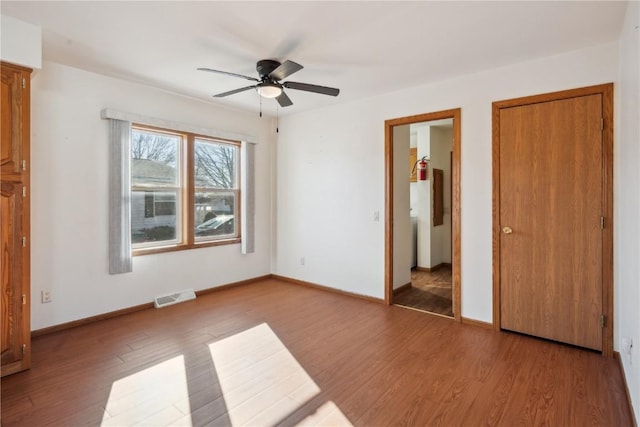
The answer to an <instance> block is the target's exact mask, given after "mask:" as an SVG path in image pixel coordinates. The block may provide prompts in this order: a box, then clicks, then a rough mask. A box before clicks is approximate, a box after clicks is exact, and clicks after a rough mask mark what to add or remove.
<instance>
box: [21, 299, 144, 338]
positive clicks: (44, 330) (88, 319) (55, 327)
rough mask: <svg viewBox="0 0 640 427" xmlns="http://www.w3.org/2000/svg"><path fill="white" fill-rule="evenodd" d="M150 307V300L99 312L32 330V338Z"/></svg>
mask: <svg viewBox="0 0 640 427" xmlns="http://www.w3.org/2000/svg"><path fill="white" fill-rule="evenodd" d="M149 308H153V303H152V302H148V303H146V304H140V305H134V306H133V307H127V308H123V309H121V310H116V311H110V312H108V313H102V314H98V315H97V316H91V317H85V318H84V319H78V320H74V321H71V322H67V323H60V324H59V325H53V326H49V327H47V328H42V329H36V330H35V331H31V338H37V337H41V336H43V335H49V334H53V333H55V332H60V331H64V330H67V329H72V328H77V327H78V326H84V325H88V324H89V323H94V322H99V321H101V320H107V319H112V318H114V317H120V316H124V315H125V314H131V313H135V312H136V311H142V310H147V309H149Z"/></svg>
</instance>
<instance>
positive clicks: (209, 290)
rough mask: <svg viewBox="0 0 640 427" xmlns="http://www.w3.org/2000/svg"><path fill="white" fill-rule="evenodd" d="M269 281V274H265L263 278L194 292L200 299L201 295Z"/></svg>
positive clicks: (254, 278)
mask: <svg viewBox="0 0 640 427" xmlns="http://www.w3.org/2000/svg"><path fill="white" fill-rule="evenodd" d="M269 279H271V274H265V275H264V276H258V277H253V278H251V279H246V280H240V281H238V282H233V283H227V284H226V285H220V286H216V287H214V288H207V289H202V290H200V291H196V296H199V297H201V296H203V295H207V294H211V293H213V292H218V291H222V290H225V289H230V288H237V287H238V286H246V285H250V284H252V283H256V282H261V281H263V280H269Z"/></svg>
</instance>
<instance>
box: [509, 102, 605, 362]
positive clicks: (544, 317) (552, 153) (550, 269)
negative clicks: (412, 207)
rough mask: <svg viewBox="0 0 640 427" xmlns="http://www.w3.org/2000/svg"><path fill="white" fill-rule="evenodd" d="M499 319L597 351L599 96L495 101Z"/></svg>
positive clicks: (600, 248) (600, 261)
mask: <svg viewBox="0 0 640 427" xmlns="http://www.w3.org/2000/svg"><path fill="white" fill-rule="evenodd" d="M499 141H500V144H499V153H498V155H499V194H498V197H499V212H498V218H499V219H498V220H499V231H498V233H499V277H500V284H499V285H500V286H499V287H500V319H501V321H500V326H501V328H502V329H507V330H511V331H517V332H521V333H525V334H530V335H535V336H538V337H543V338H548V339H552V340H556V341H561V342H565V343H570V344H574V345H577V346H581V347H586V348H590V349H595V350H602V349H603V346H602V343H603V330H602V325H601V316H602V315H603V277H602V274H603V225H604V223H603V215H604V203H605V200H604V187H603V180H604V175H603V164H604V162H603V99H602V94H591V95H585V96H577V97H572V98H566V99H559V100H550V101H545V102H534V103H530V104H526V105H519V106H513V107H509V108H500V109H499Z"/></svg>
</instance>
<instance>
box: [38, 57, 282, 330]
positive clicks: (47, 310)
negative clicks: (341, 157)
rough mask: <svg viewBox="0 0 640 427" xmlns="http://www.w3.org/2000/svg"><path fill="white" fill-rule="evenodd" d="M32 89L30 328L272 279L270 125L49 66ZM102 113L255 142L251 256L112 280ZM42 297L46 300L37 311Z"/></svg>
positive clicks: (176, 256)
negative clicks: (167, 296) (171, 295)
mask: <svg viewBox="0 0 640 427" xmlns="http://www.w3.org/2000/svg"><path fill="white" fill-rule="evenodd" d="M32 85H33V86H32V116H31V117H32V119H31V126H32V127H31V134H32V139H31V144H32V145H31V146H32V149H31V152H32V158H31V164H32V168H31V182H32V188H33V190H32V193H31V203H32V210H31V221H32V222H31V224H32V230H31V235H32V236H33V239H32V240H33V241H32V248H31V257H32V266H33V268H32V274H31V288H32V293H33V298H32V307H31V308H32V329H34V330H35V329H40V328H44V327H47V326H51V325H56V324H59V323H64V322H69V321H72V320H76V319H81V318H86V317H90V316H94V315H97V314H100V313H105V312H110V311H114V310H118V309H122V308H125V307H130V306H134V305H137V304H143V303H148V302H150V301H152V300H153V297H154V296H156V295H159V294H163V293H166V292H169V291H175V290H181V289H185V288H194V289H196V290H199V289H205V288H211V287H214V286H217V285H221V284H226V283H231V282H236V281H240V280H244V279H248V278H252V277H257V276H261V275H265V274H269V273H270V272H271V266H270V260H271V234H270V233H271V185H270V181H271V172H270V170H271V169H270V164H271V152H272V150H271V145H272V144H273V141H274V140H275V132H274V130H273V128H272V126H271V124H272V123H271V122H270V119H262V120H261V119H260V118H258V116H257V115H254V114H249V113H242V112H238V111H232V110H228V109H223V108H220V107H216V106H214V105H212V104H209V103H205V102H201V101H197V100H193V99H189V98H185V97H180V96H176V95H173V94H170V93H168V92H163V91H160V90H157V89H154V88H150V87H146V86H142V85H138V84H133V83H127V82H124V81H122V80H117V79H112V78H108V77H104V76H101V75H97V74H92V73H89V72H86V71H81V70H78V69H75V68H70V67H66V66H62V65H59V64H55V63H51V62H45V63H44V64H43V68H42V70H41V71H40V72H39V73H38V74H37V75H36V76H35V77H34V78H33V81H32ZM106 107H109V108H114V109H117V110H122V111H127V112H131V113H137V114H142V115H146V116H152V117H156V118H161V119H167V120H173V121H176V122H181V123H186V124H192V125H196V126H203V127H207V128H213V129H219V130H221V131H225V132H230V133H238V134H249V135H254V136H256V137H257V140H258V144H257V146H256V192H255V194H256V227H255V228H256V252H255V253H253V254H249V255H241V254H240V244H234V245H226V246H218V247H211V248H203V249H196V250H188V251H181V252H172V253H164V254H156V255H145V256H138V257H135V258H134V261H133V273H128V274H120V275H109V274H108V257H107V241H108V214H107V202H108V170H109V169H108V168H109V165H108V158H109V156H108V153H109V151H108V143H107V122H106V121H104V120H101V119H100V110H101V109H103V108H106ZM42 289H49V290H51V292H52V296H53V302H51V303H48V304H41V303H40V291H41V290H42Z"/></svg>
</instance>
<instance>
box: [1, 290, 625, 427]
mask: <svg viewBox="0 0 640 427" xmlns="http://www.w3.org/2000/svg"><path fill="white" fill-rule="evenodd" d="M32 355H33V361H34V363H33V367H32V369H31V370H30V371H26V372H22V373H18V374H15V375H12V376H9V377H5V378H3V379H2V383H1V392H2V394H1V400H2V401H1V403H2V408H1V410H2V414H1V415H2V424H3V426H4V427H13V426H21V427H22V426H27V427H28V426H34V427H36V426H37V427H40V426H74V427H75V426H81V425H91V426H96V425H118V426H127V425H136V426H137V425H154V426H156V425H182V426H184V425H189V426H194V425H197V426H205V425H216V426H220V425H229V426H230V425H242V424H244V425H286V426H291V425H296V424H303V425H350V424H353V425H363V426H370V425H376V426H378V425H391V424H394V425H395V424H399V425H411V426H415V425H441V426H474V425H480V424H482V425H506V426H511V425H552V426H554V425H558V426H569V425H571V426H573V425H600V426H613V425H615V426H628V425H631V417H630V412H629V408H628V403H627V400H626V395H625V391H624V383H623V381H622V378H621V374H620V371H619V368H618V366H617V365H616V364H615V361H614V360H613V359H606V358H604V357H602V356H600V355H598V354H595V353H593V352H590V351H586V350H581V349H578V348H574V347H570V346H565V345H561V344H556V343H552V342H548V341H544V340H540V339H535V338H530V337H527V336H522V335H518V334H513V333H503V332H496V331H492V330H487V329H482V328H477V327H473V326H467V325H463V324H459V323H455V322H452V321H451V320H449V319H446V318H441V317H437V316H432V315H428V314H424V313H420V312H416V311H412V310H406V309H403V308H399V307H393V306H392V307H387V306H383V305H381V304H376V303H372V302H368V301H365V300H361V299H357V298H352V297H348V296H344V295H338V294H334V293H330V292H326V291H322V290H318V289H313V288H306V287H300V286H297V285H295V284H290V283H284V282H280V281H277V280H265V281H262V282H257V283H253V284H250V285H246V286H241V287H236V288H229V289H226V290H222V291H219V292H214V293H210V294H207V295H204V296H201V297H198V298H197V299H196V300H193V301H189V302H187V303H183V304H177V305H175V306H171V307H166V308H163V309H159V310H155V309H150V310H146V311H139V312H135V313H130V314H127V315H125V316H122V317H118V318H112V319H108V320H105V321H100V322H96V323H91V324H87V325H83V326H79V327H76V328H73V329H69V330H65V331H61V332H56V333H54V334H51V335H43V336H40V337H37V338H35V339H34V340H33V350H32Z"/></svg>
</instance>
